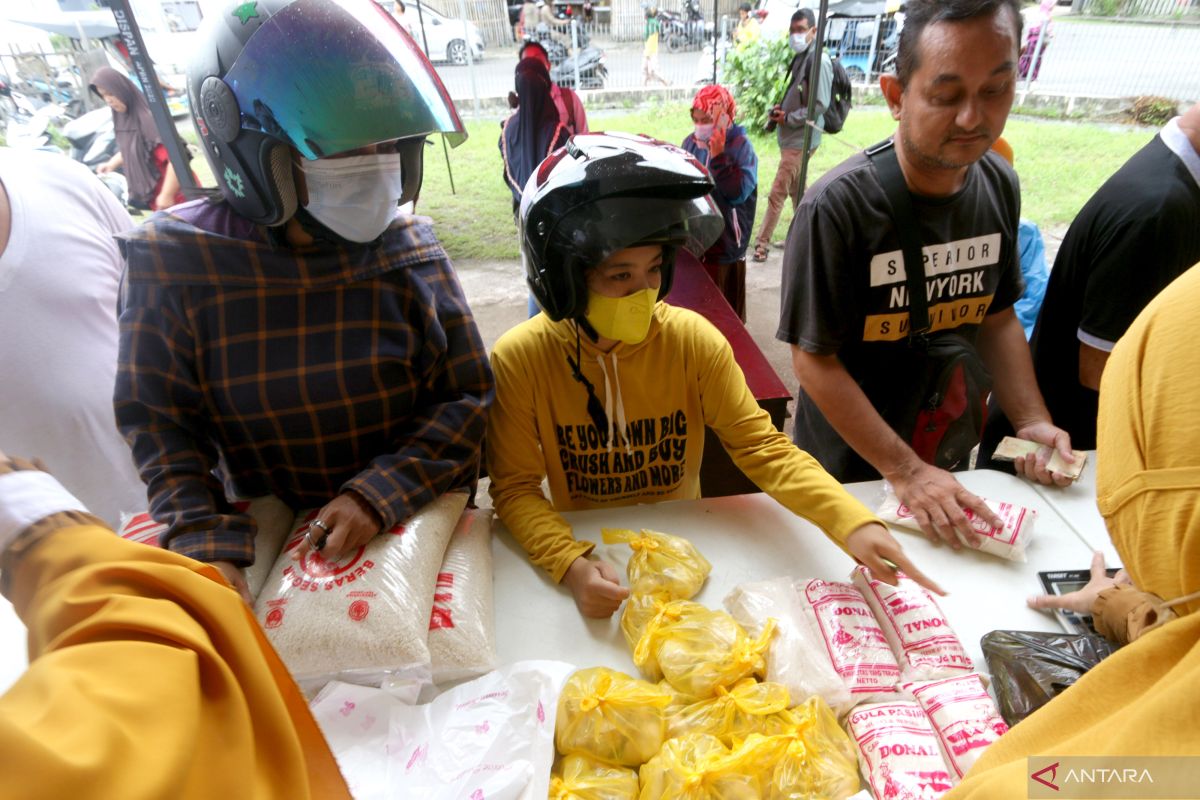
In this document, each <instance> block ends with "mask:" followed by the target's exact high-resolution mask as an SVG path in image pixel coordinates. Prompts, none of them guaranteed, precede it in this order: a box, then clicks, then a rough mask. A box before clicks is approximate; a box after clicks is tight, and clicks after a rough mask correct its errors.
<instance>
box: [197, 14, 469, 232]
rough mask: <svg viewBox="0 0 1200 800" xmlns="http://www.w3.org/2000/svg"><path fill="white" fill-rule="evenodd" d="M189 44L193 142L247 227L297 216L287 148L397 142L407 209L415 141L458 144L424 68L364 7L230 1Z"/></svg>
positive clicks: (326, 151)
mask: <svg viewBox="0 0 1200 800" xmlns="http://www.w3.org/2000/svg"><path fill="white" fill-rule="evenodd" d="M197 37H198V44H197V45H196V50H195V54H194V57H193V59H192V63H191V65H190V66H189V68H188V99H189V101H190V103H191V109H192V118H193V121H194V123H195V126H196V132H197V133H198V134H199V137H200V144H201V146H202V147H203V148H204V154H205V156H206V157H207V158H208V163H209V165H210V166H211V167H212V171H213V175H214V176H215V177H216V179H217V182H218V184H219V185H220V188H221V192H222V194H223V195H224V197H225V199H226V200H227V201H228V202H229V204H230V205H231V206H232V207H233V209H234V211H236V212H237V213H238V214H240V215H242V216H244V217H247V218H249V219H251V220H253V221H255V222H258V223H262V224H265V225H278V224H281V223H283V222H286V221H287V220H288V219H289V218H291V217H292V215H293V214H295V212H296V207H297V197H296V188H295V185H294V183H293V180H292V168H291V152H290V150H289V146H290V147H293V148H295V149H296V150H298V151H299V152H300V154H301V155H302V156H304V157H305V158H308V159H315V158H325V157H327V156H332V155H337V154H338V153H344V152H347V151H349V150H354V149H357V148H359V147H365V146H367V145H370V144H378V143H380V142H386V141H391V140H394V139H401V140H402V141H401V143H400V145H399V147H398V149H399V151H400V154H401V159H402V163H401V171H402V174H403V176H404V197H403V198H402V200H401V202H407V201H408V200H411V199H413V198H415V196H416V194H417V192H418V190H419V189H420V185H421V162H422V145H423V144H424V141H425V137H426V136H427V135H429V134H432V133H439V132H440V133H444V134H447V136H448V138H449V139H450V140H451V143H452V144H455V145H457V144H459V143H461V142H462V141H463V140H464V139H466V132H465V130H464V128H463V124H462V120H460V119H459V116H458V112H457V111H456V110H455V108H454V104H453V103H452V102H451V101H450V95H449V94H448V93H447V92H446V89H445V87H444V86H443V85H442V82H441V80H440V79H439V78H438V76H437V73H436V72H435V71H434V69H433V67H432V65H430V63H429V60H428V59H427V58H426V57H425V55H424V53H422V52H421V49H420V48H419V47H418V46H417V44H416V43H415V42H414V41H413V40H412V37H411V36H409V35H408V33H407V32H405V31H404V29H403V28H402V27H401V26H400V24H399V23H398V22H396V21H395V19H393V18H392V16H391V15H390V14H388V13H387V12H386V11H385V10H383V9H382V8H380V7H379V6H378V5H377V4H376V3H374V2H372V0H233V2H230V3H229V4H228V5H227V6H226V7H225V10H224V11H222V12H221V13H220V14H213V15H209V16H208V17H207V18H206V19H205V20H204V23H203V25H202V26H201V28H200V31H199V32H198V34H197Z"/></svg>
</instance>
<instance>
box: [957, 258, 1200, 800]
mask: <svg viewBox="0 0 1200 800" xmlns="http://www.w3.org/2000/svg"><path fill="white" fill-rule="evenodd" d="M1197 326H1200V265H1198V266H1197V267H1193V268H1192V269H1191V270H1189V271H1188V272H1186V273H1184V275H1182V276H1181V277H1180V278H1179V279H1178V280H1176V281H1175V282H1174V283H1172V284H1171V285H1170V286H1168V287H1167V288H1166V289H1165V290H1163V292H1162V294H1160V295H1159V296H1158V297H1157V298H1156V299H1155V300H1154V301H1153V302H1152V303H1151V304H1150V305H1148V306H1147V307H1146V308H1145V310H1143V311H1142V313H1141V315H1140V316H1139V317H1138V318H1137V320H1136V321H1135V322H1134V323H1133V326H1132V327H1130V329H1129V330H1128V331H1127V332H1126V334H1125V336H1124V337H1122V338H1121V340H1120V341H1119V342H1118V343H1117V346H1116V348H1115V349H1114V350H1113V352H1112V356H1111V357H1110V358H1109V360H1108V364H1107V365H1106V366H1105V368H1104V377H1103V379H1102V382H1101V385H1100V418H1099V422H1098V425H1097V440H1098V454H1099V458H1098V467H1097V472H1096V500H1097V504H1098V505H1099V507H1100V513H1101V514H1103V515H1104V521H1105V524H1106V525H1107V526H1108V532H1109V535H1110V536H1111V537H1112V540H1113V544H1114V545H1116V548H1117V552H1118V553H1119V554H1120V556H1121V561H1122V563H1123V564H1124V565H1125V568H1126V569H1127V570H1128V572H1129V577H1130V579H1131V580H1132V582H1133V584H1134V585H1135V586H1137V587H1138V588H1139V589H1140V590H1141V592H1142V593H1144V596H1145V594H1148V595H1150V596H1152V597H1150V600H1149V605H1152V606H1153V607H1154V608H1155V614H1154V616H1155V617H1157V619H1156V620H1154V622H1153V623H1151V624H1150V625H1148V626H1145V628H1144V629H1143V630H1142V631H1141V632H1140V635H1138V636H1137V638H1136V639H1135V640H1134V641H1133V642H1132V643H1130V644H1128V645H1126V646H1125V647H1123V648H1122V649H1120V650H1118V651H1117V652H1116V653H1115V654H1113V655H1111V656H1109V657H1108V658H1107V659H1105V660H1104V661H1103V662H1101V663H1100V664H1099V665H1098V666H1096V667H1095V668H1093V669H1092V670H1091V671H1090V672H1088V673H1087V674H1086V675H1084V676H1083V677H1082V678H1081V679H1080V680H1079V681H1078V682H1077V683H1076V684H1075V685H1074V686H1072V687H1071V688H1069V689H1067V690H1066V691H1065V692H1063V693H1062V694H1061V695H1059V696H1058V697H1056V698H1055V699H1054V700H1052V701H1051V702H1050V703H1048V704H1047V705H1046V706H1045V707H1043V708H1042V709H1041V710H1039V711H1037V712H1035V713H1034V714H1033V715H1031V716H1030V717H1028V718H1027V719H1025V720H1024V721H1023V722H1021V723H1020V724H1019V725H1017V726H1016V727H1014V728H1013V729H1012V730H1011V731H1009V732H1008V733H1006V734H1005V735H1004V736H1002V737H1001V738H1000V740H999V741H997V742H996V743H995V744H993V745H992V746H991V747H990V748H989V749H988V751H987V752H986V753H984V754H983V757H982V758H980V759H979V761H978V762H977V763H976V764H975V767H974V768H973V769H972V770H971V771H970V772H969V773H967V776H966V777H965V778H964V779H963V782H962V783H961V784H960V785H959V786H958V787H957V788H956V789H955V790H954V791H952V792H951V793H950V794H948V795H946V800H963V798H973V799H977V798H992V797H996V798H1001V797H1004V798H1008V797H1018V796H1020V797H1023V796H1025V791H1026V785H1027V781H1028V779H1029V771H1030V766H1029V764H1028V762H1027V761H1026V759H1027V758H1028V757H1029V756H1035V755H1048V756H1050V755H1052V756H1055V757H1058V756H1071V755H1080V756H1083V755H1087V756H1143V755H1155V756H1167V755H1191V756H1194V755H1196V754H1197V753H1200V692H1197V691H1196V687H1197V685H1200V502H1198V501H1200V416H1197V415H1196V402H1195V398H1196V397H1197V396H1200V349H1197V348H1196V347H1195V345H1194V340H1195V336H1196V333H1195V332H1196V328H1197ZM1114 591H1116V592H1118V593H1128V591H1129V590H1124V589H1119V588H1118V589H1109V590H1107V591H1106V592H1104V593H1103V594H1104V595H1106V596H1109V597H1111V595H1109V592H1114ZM1123 605H1124V606H1125V608H1127V609H1129V611H1130V612H1131V613H1130V616H1131V619H1130V622H1131V623H1135V624H1134V625H1131V627H1133V628H1136V627H1137V625H1138V624H1140V623H1144V622H1146V621H1148V618H1147V617H1146V615H1145V613H1144V612H1143V613H1133V612H1136V611H1137V608H1136V605H1140V606H1142V607H1143V609H1144V606H1145V605H1146V603H1144V602H1143V603H1138V604H1136V605H1135V604H1132V603H1127V602H1126V603H1123ZM1093 610H1094V611H1098V612H1100V613H1101V614H1102V615H1103V614H1104V611H1105V609H1104V608H1097V607H1096V606H1093ZM1135 632H1136V631H1135Z"/></svg>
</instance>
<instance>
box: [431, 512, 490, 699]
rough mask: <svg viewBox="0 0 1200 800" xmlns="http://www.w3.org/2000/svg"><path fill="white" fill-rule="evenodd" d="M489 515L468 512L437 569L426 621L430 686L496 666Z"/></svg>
mask: <svg viewBox="0 0 1200 800" xmlns="http://www.w3.org/2000/svg"><path fill="white" fill-rule="evenodd" d="M494 608H495V599H494V597H493V596H492V511H491V509H479V508H468V509H467V510H466V511H464V512H463V515H462V517H461V518H460V519H459V521H458V527H456V528H455V529H454V535H453V536H451V537H450V546H449V547H447V548H446V557H445V558H444V559H443V561H442V566H441V569H440V570H438V576H437V589H436V591H435V592H434V595H433V613H432V615H431V616H430V617H429V654H430V657H431V658H432V662H433V682H434V683H438V684H441V683H446V682H449V681H457V680H462V679H463V678H474V677H477V676H479V675H482V674H484V673H485V672H490V671H491V670H493V669H495V667H496V622H495V613H494Z"/></svg>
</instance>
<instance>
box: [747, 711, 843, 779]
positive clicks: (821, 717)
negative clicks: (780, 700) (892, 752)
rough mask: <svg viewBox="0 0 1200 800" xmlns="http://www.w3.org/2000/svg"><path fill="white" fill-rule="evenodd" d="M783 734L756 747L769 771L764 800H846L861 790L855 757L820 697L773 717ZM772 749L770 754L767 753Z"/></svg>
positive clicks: (772, 737)
mask: <svg viewBox="0 0 1200 800" xmlns="http://www.w3.org/2000/svg"><path fill="white" fill-rule="evenodd" d="M774 716H775V717H776V718H777V719H779V720H782V721H783V722H785V723H786V724H787V728H788V729H787V730H786V731H784V732H782V733H779V734H777V735H773V736H769V737H766V740H765V742H762V743H759V742H756V741H755V740H753V737H751V738H750V739H747V742H746V744H747V745H748V746H754V745H755V744H763V745H765V749H764V751H763V752H770V753H771V755H770V759H769V760H770V764H771V768H770V770H769V771H767V772H766V773H765V774H764V776H763V779H762V790H763V798H764V800H844V799H845V798H847V797H850V796H852V795H854V794H856V793H857V792H858V790H859V780H858V757H857V756H856V755H855V752H854V744H853V743H852V742H851V741H850V737H849V736H847V735H846V733H845V731H843V730H842V729H841V728H840V727H838V723H837V717H836V716H835V715H834V713H833V711H832V710H831V709H830V708H829V706H828V705H826V704H825V701H824V700H822V699H821V698H820V697H816V696H813V697H810V698H809V699H808V700H807V701H805V702H804V703H802V704H801V705H799V706H796V707H795V708H792V709H788V710H787V711H784V712H781V713H780V714H776V715H774ZM772 747H774V748H776V749H774V750H770V748H772Z"/></svg>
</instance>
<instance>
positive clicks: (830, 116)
mask: <svg viewBox="0 0 1200 800" xmlns="http://www.w3.org/2000/svg"><path fill="white" fill-rule="evenodd" d="M815 52H816V51H815V50H810V51H809V53H810V55H807V56H805V58H804V63H803V64H802V65H801V67H800V69H801V70H803V71H802V72H801V73H800V74H801V80H802V81H803V82H804V91H805V93H804V97H805V98H807V97H808V76H809V70H810V68H811V66H812V55H811V54H812V53H815ZM797 58H799V56H797ZM829 61H830V64H832V65H833V85H832V88H831V89H830V90H829V108H826V109H825V124H824V125H823V126H822V127H821V130H822V131H824V132H825V133H841V132H842V128H843V127H844V126H845V124H846V117H847V116H849V114H850V106H851V105H853V97H852V92H851V90H850V76H849V75H848V74H847V73H846V68H845V67H843V66H842V62H841V61H840V60H839V59H836V58H831V59H830V60H829ZM792 63H793V66H794V65H795V62H792Z"/></svg>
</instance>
